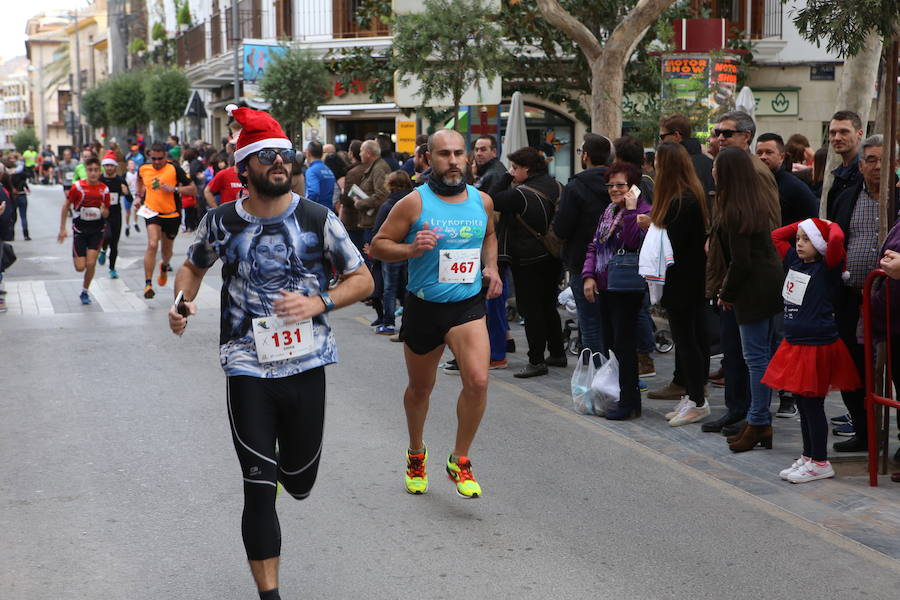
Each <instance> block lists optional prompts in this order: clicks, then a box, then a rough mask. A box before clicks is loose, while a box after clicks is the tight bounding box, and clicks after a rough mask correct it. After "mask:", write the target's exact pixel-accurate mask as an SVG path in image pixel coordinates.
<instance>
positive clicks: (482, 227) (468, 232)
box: [404, 185, 488, 302]
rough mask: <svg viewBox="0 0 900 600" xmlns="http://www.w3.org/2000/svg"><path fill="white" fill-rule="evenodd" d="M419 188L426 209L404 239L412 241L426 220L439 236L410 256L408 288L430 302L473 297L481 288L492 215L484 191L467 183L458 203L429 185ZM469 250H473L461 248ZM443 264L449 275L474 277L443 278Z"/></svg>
mask: <svg viewBox="0 0 900 600" xmlns="http://www.w3.org/2000/svg"><path fill="white" fill-rule="evenodd" d="M416 189H417V190H418V192H419V196H420V197H421V198H422V212H421V213H420V214H419V218H418V219H417V220H416V222H415V223H413V226H412V227H411V228H410V230H409V233H408V234H407V235H406V239H405V240H404V241H405V242H406V243H407V244H411V243H412V241H413V240H414V239H415V238H416V232H417V231H419V230H421V229H422V227H423V226H424V224H425V223H428V226H429V228H431V229H432V230H433V231H434V232H435V233H437V234H438V236H439V237H438V241H437V245H436V246H435V248H434V250H429V251H427V252H425V253H424V254H422V256H420V257H418V258H411V259H410V260H409V276H408V283H407V285H406V289H407V290H408V291H409V292H410V293H412V294H415V295H416V297H418V298H421V299H422V300H427V301H429V302H459V301H461V300H466V299H468V298H471V297H472V296H474V295H475V294H477V293H479V292H480V291H481V258H480V251H481V246H482V243H483V242H484V233H485V231H486V230H487V219H488V216H487V213H485V210H484V202H483V201H482V200H481V194H480V193H479V192H478V190H477V189H475V188H474V187H472V186H471V185H467V186H466V191H467V192H468V196H467V197H466V200H465V202H461V203H458V204H454V203H451V202H445V201H444V200H441V199H440V198H439V197H438V196H437V194H435V193H434V192H433V191H431V188H430V187H428V186H427V185H422V186H419V187H418V188H416ZM465 250H468V251H469V252H458V251H465ZM475 250H477V251H478V252H475ZM466 255H470V256H468V257H467V256H466ZM467 258H468V259H469V260H466V259H467ZM457 259H458V260H457ZM473 263H474V264H473ZM442 264H443V268H444V275H445V279H455V280H459V279H470V278H472V274H473V273H474V279H473V280H472V281H471V282H468V283H459V282H451V283H444V282H441V281H440V279H439V273H440V272H441V265H442Z"/></svg>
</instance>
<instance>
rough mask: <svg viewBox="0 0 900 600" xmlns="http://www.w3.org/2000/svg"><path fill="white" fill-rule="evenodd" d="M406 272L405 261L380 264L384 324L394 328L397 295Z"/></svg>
mask: <svg viewBox="0 0 900 600" xmlns="http://www.w3.org/2000/svg"><path fill="white" fill-rule="evenodd" d="M405 270H406V261H405V260H401V261H399V262H393V263H389V262H383V263H381V278H382V279H383V280H384V291H383V292H382V296H381V298H382V302H383V303H384V324H385V325H390V326H391V327H393V326H394V323H395V318H394V311H395V310H396V309H397V293H398V292H399V291H400V285H401V284H402V279H403V272H404V271H405Z"/></svg>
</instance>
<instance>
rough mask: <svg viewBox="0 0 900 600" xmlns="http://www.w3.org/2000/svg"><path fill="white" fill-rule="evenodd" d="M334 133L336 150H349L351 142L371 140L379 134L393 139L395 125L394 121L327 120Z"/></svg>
mask: <svg viewBox="0 0 900 600" xmlns="http://www.w3.org/2000/svg"><path fill="white" fill-rule="evenodd" d="M329 125H332V127H333V129H332V131H334V141H333V143H334V145H335V148H337V149H338V150H349V148H350V142H352V141H353V140H366V139H372V138H374V137H375V136H376V135H378V134H379V133H384V134H387V135H388V137H393V135H394V130H395V129H396V124H395V121H394V119H356V120H346V121H338V120H336V119H334V118H330V119H329Z"/></svg>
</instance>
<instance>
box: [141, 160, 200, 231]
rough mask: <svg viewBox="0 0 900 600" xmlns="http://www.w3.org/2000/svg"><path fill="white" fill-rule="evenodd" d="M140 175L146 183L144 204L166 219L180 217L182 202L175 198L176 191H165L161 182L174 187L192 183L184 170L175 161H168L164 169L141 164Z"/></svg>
mask: <svg viewBox="0 0 900 600" xmlns="http://www.w3.org/2000/svg"><path fill="white" fill-rule="evenodd" d="M138 177H139V178H140V180H141V181H142V182H143V183H144V188H145V190H146V195H145V196H144V204H145V205H146V206H147V208H149V209H150V210H152V211H153V212H157V213H159V216H160V217H162V218H164V219H174V218H176V217H180V216H181V213H180V208H181V207H180V202H176V200H175V192H164V191H163V190H162V187H161V184H163V183H166V184H168V185H170V186H172V187H175V186H177V185H190V184H191V180H190V178H189V177H188V176H187V175H186V174H185V172H184V170H183V169H182V168H181V167H179V166H178V165H175V164H173V163H170V162H167V163H166V164H165V165H164V166H163V168H162V169H154V168H153V165H151V164H145V165H141V168H140V170H139V171H138Z"/></svg>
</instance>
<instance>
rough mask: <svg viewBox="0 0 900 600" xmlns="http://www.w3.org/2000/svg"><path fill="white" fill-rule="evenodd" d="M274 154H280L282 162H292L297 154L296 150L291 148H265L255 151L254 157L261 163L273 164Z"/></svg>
mask: <svg viewBox="0 0 900 600" xmlns="http://www.w3.org/2000/svg"><path fill="white" fill-rule="evenodd" d="M276 156H280V157H281V160H282V162H284V163H292V162H294V157H296V156H297V151H296V150H294V149H293V148H266V149H265V150H260V151H259V152H257V153H256V158H257V159H258V160H259V164H261V165H271V164H273V163H274V162H275V157H276Z"/></svg>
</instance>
